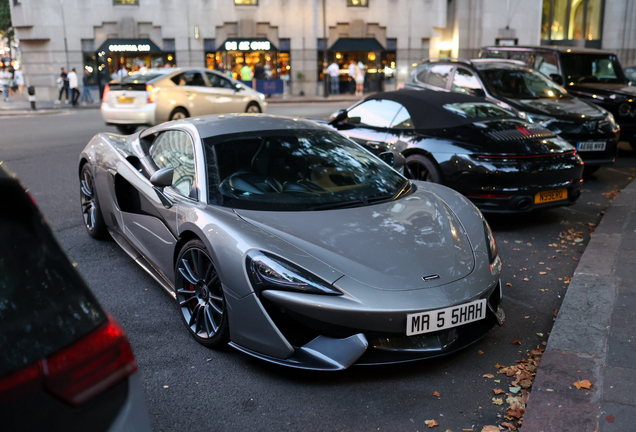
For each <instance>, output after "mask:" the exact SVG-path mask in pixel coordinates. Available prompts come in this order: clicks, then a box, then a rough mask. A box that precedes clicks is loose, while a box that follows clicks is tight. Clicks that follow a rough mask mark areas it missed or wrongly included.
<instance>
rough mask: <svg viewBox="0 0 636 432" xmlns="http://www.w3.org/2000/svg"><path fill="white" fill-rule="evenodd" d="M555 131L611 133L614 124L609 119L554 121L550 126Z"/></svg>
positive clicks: (558, 132) (565, 132) (566, 132)
mask: <svg viewBox="0 0 636 432" xmlns="http://www.w3.org/2000/svg"><path fill="white" fill-rule="evenodd" d="M548 128H550V130H552V131H553V132H554V133H557V134H560V133H564V134H590V133H611V132H612V126H611V125H610V123H609V121H607V120H601V121H599V120H590V121H586V122H581V123H570V122H562V121H557V122H552V123H550V125H549V126H548Z"/></svg>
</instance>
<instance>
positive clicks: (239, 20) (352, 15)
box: [10, 0, 636, 100]
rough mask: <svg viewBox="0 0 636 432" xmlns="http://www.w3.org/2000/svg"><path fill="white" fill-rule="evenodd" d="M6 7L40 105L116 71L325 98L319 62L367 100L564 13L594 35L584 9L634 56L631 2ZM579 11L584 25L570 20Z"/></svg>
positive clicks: (532, 35)
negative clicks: (197, 71) (71, 85)
mask: <svg viewBox="0 0 636 432" xmlns="http://www.w3.org/2000/svg"><path fill="white" fill-rule="evenodd" d="M10 1H11V14H12V20H13V25H14V27H15V30H16V37H17V38H18V39H19V40H20V47H21V53H22V58H21V60H22V65H23V68H24V75H25V78H26V80H27V85H33V86H35V87H36V92H37V94H38V98H40V99H44V100H47V99H48V100H51V99H54V98H57V84H56V79H57V77H58V76H59V73H60V68H62V67H64V68H76V69H77V70H78V71H80V70H87V71H89V73H90V76H91V79H92V81H93V82H94V83H95V84H100V85H103V83H105V82H107V81H108V80H109V79H110V78H111V76H116V75H114V74H115V73H116V72H117V71H118V70H121V69H122V68H126V70H128V71H130V70H135V69H139V68H144V67H171V66H174V65H177V66H197V67H209V68H215V69H220V70H223V71H225V72H226V73H227V74H228V75H229V74H231V75H233V76H234V77H236V78H240V75H239V74H240V69H241V67H242V66H243V65H245V64H247V65H248V66H250V67H251V69H252V70H255V69H256V65H260V66H261V67H262V68H263V70H264V71H265V73H266V77H267V78H270V79H272V80H279V81H281V82H282V83H283V87H284V88H285V91H286V92H289V93H292V94H321V92H322V79H323V76H322V71H323V69H325V68H326V64H324V60H326V63H327V64H329V63H331V62H333V61H336V62H337V63H338V64H339V66H340V68H341V77H340V89H341V91H349V90H350V86H351V82H350V80H349V78H348V69H347V67H348V65H349V64H350V63H351V62H355V63H358V62H362V63H363V64H364V66H365V68H366V72H367V79H366V83H365V87H366V90H367V91H376V90H381V89H392V88H396V87H398V86H399V85H400V84H401V83H403V82H404V81H405V80H406V77H407V76H408V73H409V71H410V69H411V68H412V67H413V65H414V64H417V63H419V62H420V61H422V59H424V58H428V57H446V56H455V57H456V56H460V57H466V58H471V57H474V56H476V55H477V54H478V52H479V48H480V47H481V46H484V45H493V44H495V43H516V44H519V45H539V44H540V43H542V42H543V43H545V41H546V40H547V39H546V33H545V31H544V30H543V28H544V27H545V24H546V19H547V20H548V21H549V20H550V19H552V20H553V21H554V17H555V16H557V17H560V16H561V15H559V13H560V12H559V11H560V9H559V7H560V5H561V3H562V2H565V3H566V4H567V5H569V6H568V8H566V13H574V14H575V15H574V20H573V21H572V20H570V21H571V22H573V23H574V24H573V25H576V24H577V23H579V21H580V20H585V19H587V21H589V22H590V23H592V21H593V19H592V15H591V13H590V12H589V11H590V10H591V9H590V8H592V6H594V7H597V8H601V9H602V11H603V12H602V16H601V18H599V19H600V21H598V20H597V21H598V22H599V23H600V24H598V23H597V24H595V25H596V27H595V28H597V32H596V33H595V35H598V38H597V39H595V40H598V42H595V43H598V44H600V46H602V47H604V48H610V49H612V50H615V51H617V52H618V53H619V55H621V56H627V58H629V59H632V60H633V52H634V48H636V47H634V45H635V44H636V38H635V37H634V31H636V29H635V28H634V27H635V26H634V25H633V23H634V19H635V18H636V16H635V14H636V11H635V10H634V9H635V8H634V2H633V1H630V0H613V1H612V2H610V1H607V0H605V1H603V0H528V1H523V2H522V1H517V0H10ZM579 3H581V4H584V6H585V8H584V9H581V10H584V11H585V14H587V15H585V14H584V15H581V16H580V17H578V15H576V13H578V12H577V11H578V10H579V9H577V5H578V4H579ZM588 3H589V4H590V5H588ZM592 3H593V5H592ZM555 4H556V5H555ZM573 5H574V8H573V7H572V6H573ZM599 5H600V6H599ZM546 8H548V14H547V17H548V18H546ZM554 11H556V14H555V12H554ZM572 11H574V12H572ZM588 15H589V17H588ZM577 20H579V21H577ZM616 20H618V21H616ZM587 21H586V22H585V23H583V24H580V23H579V24H578V25H579V27H581V25H583V26H585V25H586V23H587ZM615 22H618V23H619V25H615V24H614V23H615ZM548 23H549V22H548ZM542 26H543V27H542ZM573 28H574V27H573ZM559 34H565V35H566V36H568V37H569V36H572V38H574V39H572V38H571V39H572V40H575V39H576V38H575V37H579V38H582V37H583V36H582V35H583V32H580V31H579V32H577V31H572V32H569V31H565V32H561V33H559ZM554 35H555V36H558V35H557V34H556V33H554ZM547 37H548V38H550V37H552V35H551V34H550V35H548V36H547ZM595 37H596V36H595ZM554 41H555V40H554V38H553V37H552V39H550V40H549V42H554ZM574 43H576V41H575V42H574ZM325 51H326V52H325ZM630 56H631V57H630Z"/></svg>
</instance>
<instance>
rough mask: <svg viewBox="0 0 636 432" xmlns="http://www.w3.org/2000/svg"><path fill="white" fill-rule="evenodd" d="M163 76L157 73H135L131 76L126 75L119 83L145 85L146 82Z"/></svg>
mask: <svg viewBox="0 0 636 432" xmlns="http://www.w3.org/2000/svg"><path fill="white" fill-rule="evenodd" d="M163 75H165V74H158V73H154V74H152V73H151V74H140V73H136V74H132V75H128V76H125V77H123V78H122V79H121V80H120V81H119V82H120V83H122V84H145V83H147V82H150V81H152V80H153V79H155V78H159V77H160V76H163Z"/></svg>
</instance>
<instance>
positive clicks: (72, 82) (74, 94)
mask: <svg viewBox="0 0 636 432" xmlns="http://www.w3.org/2000/svg"><path fill="white" fill-rule="evenodd" d="M67 77H68V87H69V89H71V104H72V105H73V106H77V99H78V98H79V90H78V89H77V88H78V87H79V79H78V78H77V72H76V71H75V68H73V70H72V71H70V72H69V73H68V76H67Z"/></svg>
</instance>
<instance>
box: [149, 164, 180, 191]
mask: <svg viewBox="0 0 636 432" xmlns="http://www.w3.org/2000/svg"><path fill="white" fill-rule="evenodd" d="M173 175H174V168H172V167H167V168H162V169H160V170H159V171H157V172H156V173H154V174H153V175H152V177H150V183H152V185H153V186H154V187H156V188H159V189H163V188H165V187H168V186H172V177H173Z"/></svg>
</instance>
